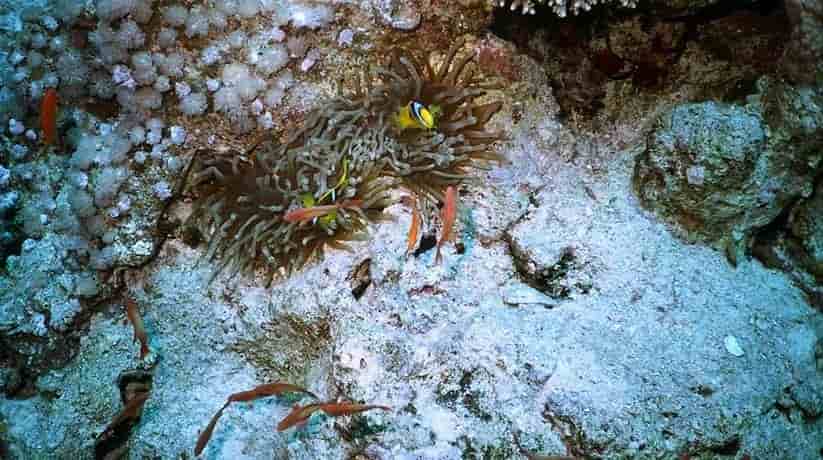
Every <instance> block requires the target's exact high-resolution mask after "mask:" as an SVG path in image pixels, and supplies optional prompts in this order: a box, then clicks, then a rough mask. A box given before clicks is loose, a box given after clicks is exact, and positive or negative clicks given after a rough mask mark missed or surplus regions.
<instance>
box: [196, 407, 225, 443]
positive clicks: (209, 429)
mask: <svg viewBox="0 0 823 460" xmlns="http://www.w3.org/2000/svg"><path fill="white" fill-rule="evenodd" d="M228 406H229V401H226V403H225V404H223V407H221V408H220V410H218V411H217V412H216V413H215V414H214V416H212V418H211V420H210V421H209V424H208V425H206V429H205V430H203V432H202V433H200V436H198V437H197V444H196V445H195V446H194V455H195V456H197V455H200V453H201V452H203V449H205V448H206V444H208V443H209V440H210V439H211V435H212V434H213V433H214V427H215V426H217V421H218V420H220V417H221V416H222V415H223V411H224V410H225V409H226V407H228Z"/></svg>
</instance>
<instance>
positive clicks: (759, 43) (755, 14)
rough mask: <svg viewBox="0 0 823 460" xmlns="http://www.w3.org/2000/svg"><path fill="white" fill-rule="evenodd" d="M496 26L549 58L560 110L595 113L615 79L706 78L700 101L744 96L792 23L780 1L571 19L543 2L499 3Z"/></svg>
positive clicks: (648, 85)
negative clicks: (533, 8)
mask: <svg viewBox="0 0 823 460" xmlns="http://www.w3.org/2000/svg"><path fill="white" fill-rule="evenodd" d="M491 31H492V32H493V33H494V34H495V35H497V36H499V37H501V38H503V39H505V40H509V41H511V42H513V43H514V44H515V45H517V47H518V49H519V50H520V51H521V52H523V53H525V54H528V55H529V56H531V57H533V58H535V59H536V60H538V61H539V62H541V63H543V65H544V66H545V68H546V69H547V71H548V75H549V78H550V79H551V84H552V89H553V91H554V95H555V97H556V98H557V101H558V103H559V104H560V107H561V109H562V112H561V115H563V116H565V117H575V118H576V119H589V118H592V117H594V116H595V115H597V114H598V113H600V112H602V111H603V110H604V109H605V99H606V98H607V96H608V91H609V89H608V86H609V84H611V83H614V82H625V83H627V84H628V85H630V87H631V91H633V92H639V93H645V94H655V93H663V92H666V91H667V90H668V91H671V90H673V89H675V90H676V89H677V88H678V87H679V86H680V85H683V84H698V82H697V80H701V79H702V81H701V82H700V83H699V84H703V85H704V86H705V89H704V91H703V93H704V94H702V95H700V96H699V99H716V100H723V101H729V102H731V101H740V100H742V99H743V98H744V97H745V96H746V95H748V94H750V93H752V92H753V88H754V82H755V80H756V79H757V78H758V77H759V76H761V75H764V74H770V73H773V72H774V71H775V68H776V63H777V61H778V59H779V58H780V57H781V55H782V54H783V49H784V46H785V43H786V36H787V35H788V32H789V24H788V21H787V19H786V12H785V10H784V8H783V4H782V2H780V1H777V0H762V1H757V2H739V1H738V2H720V3H718V4H715V5H711V6H707V7H705V8H702V9H698V10H695V11H677V10H671V9H669V10H667V9H664V8H658V7H655V6H649V5H646V6H645V7H644V6H643V5H642V4H641V6H639V7H638V8H637V9H636V10H626V9H615V8H595V9H593V10H592V11H591V12H588V13H585V14H581V15H579V16H573V17H570V18H558V17H557V16H556V15H554V14H553V13H552V12H551V10H550V9H548V8H541V7H538V9H537V14H536V15H533V16H529V15H525V16H524V15H520V14H517V13H512V12H510V11H508V10H507V9H505V8H498V9H496V10H495V12H494V22H493V23H492V25H491ZM695 53H702V54H704V55H707V56H709V57H710V58H711V59H712V60H714V61H716V62H717V63H723V64H724V66H725V67H726V71H725V72H724V73H723V75H706V74H705V73H704V71H703V70H702V69H700V68H699V67H700V64H699V62H698V60H694V59H690V56H691V55H693V54H695ZM689 61H694V62H692V63H691V64H690V63H689ZM730 69H734V70H733V71H729V70H730ZM713 73H714V72H713Z"/></svg>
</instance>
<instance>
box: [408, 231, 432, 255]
mask: <svg viewBox="0 0 823 460" xmlns="http://www.w3.org/2000/svg"><path fill="white" fill-rule="evenodd" d="M435 246H437V236H436V235H435V234H434V233H426V234H425V235H423V237H422V238H420V244H419V245H418V246H417V249H415V250H414V252H413V253H412V255H413V256H414V257H420V254H424V253H425V252H426V251H428V250H429V249H433V248H434V247H435Z"/></svg>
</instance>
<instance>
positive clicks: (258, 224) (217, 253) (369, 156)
mask: <svg viewBox="0 0 823 460" xmlns="http://www.w3.org/2000/svg"><path fill="white" fill-rule="evenodd" d="M462 48H463V43H462V42H459V43H457V44H455V45H454V46H453V47H452V48H451V49H450V50H449V52H448V54H447V55H446V56H445V59H444V60H443V61H442V63H441V64H440V65H434V64H433V63H432V58H433V57H434V55H433V54H432V55H429V56H426V57H425V58H424V59H423V60H422V61H421V60H418V59H417V58H416V57H415V56H414V55H412V54H411V53H410V52H408V51H406V50H400V51H398V52H397V53H395V56H394V58H393V59H392V61H391V65H390V66H389V67H387V68H380V69H378V70H377V71H376V72H375V75H373V76H366V77H365V78H364V80H365V81H364V82H356V84H355V88H354V91H353V93H352V94H348V95H345V94H343V93H342V91H341V93H340V94H338V96H336V97H335V98H333V99H332V100H331V101H328V102H327V103H325V104H323V105H322V107H321V108H318V109H316V110H315V111H313V112H312V113H310V114H309V115H308V116H307V118H306V121H305V123H304V125H303V126H302V128H301V129H300V130H298V131H297V132H295V133H294V134H293V135H292V136H291V137H289V138H288V139H287V140H286V141H285V142H283V143H277V142H275V141H271V142H264V143H261V144H260V145H258V146H256V147H254V148H252V149H251V150H250V151H249V152H247V153H246V154H245V155H233V156H228V155H220V154H217V153H206V154H205V155H203V156H202V157H201V158H199V159H198V163H197V166H196V167H195V170H194V171H195V173H194V175H193V177H192V181H191V184H192V186H193V188H194V190H195V191H196V192H197V193H198V194H199V195H200V198H199V199H198V202H197V203H196V207H195V213H194V214H193V215H192V217H193V218H196V219H199V221H200V222H203V223H206V224H207V227H208V229H207V233H208V234H209V235H210V238H209V239H210V242H209V249H208V251H207V253H206V257H207V258H208V259H210V260H213V259H219V260H220V262H219V264H218V269H217V270H216V273H219V272H221V271H223V270H229V271H230V272H231V273H232V274H234V273H237V272H241V271H242V272H247V273H249V272H253V271H255V270H257V269H263V271H266V272H268V274H269V276H270V279H271V278H272V277H274V276H275V275H276V274H277V273H278V272H283V273H288V272H291V271H292V270H295V269H299V268H300V267H302V266H304V265H305V264H306V263H307V262H309V261H311V260H313V259H316V258H319V257H322V255H323V251H324V249H325V247H327V246H328V247H332V248H346V247H347V246H346V244H345V242H346V241H348V240H353V239H362V238H364V237H365V230H366V226H367V224H368V223H370V222H375V221H379V220H381V219H384V218H385V216H384V215H383V210H384V209H385V208H386V207H387V206H389V205H390V204H391V198H390V192H391V191H392V190H393V189H396V188H398V187H402V188H404V189H407V190H409V191H411V192H412V193H414V194H415V195H416V196H417V197H418V199H419V201H420V202H421V203H422V204H423V210H424V214H425V215H431V214H432V210H433V209H435V204H436V203H437V202H438V201H440V200H441V199H442V198H443V196H444V191H445V190H446V188H447V187H449V186H456V185H458V184H460V183H461V182H464V181H466V180H467V179H469V177H470V176H469V175H468V174H469V173H470V172H471V171H472V170H474V169H476V168H481V167H483V165H484V164H485V163H486V162H488V161H499V160H500V157H499V156H498V155H497V154H496V153H495V152H494V151H493V150H492V145H493V143H494V142H495V141H497V140H499V139H500V138H501V135H500V134H499V133H495V132H490V131H488V130H487V129H486V127H485V125H486V123H487V122H488V121H489V119H490V118H491V116H492V115H493V114H494V113H495V112H496V111H498V110H499V109H500V106H501V104H500V102H492V103H486V104H478V103H477V99H478V98H480V97H481V96H483V95H485V94H486V90H487V89H491V88H494V87H495V85H494V84H489V83H486V82H484V80H483V79H482V78H478V77H477V76H476V75H475V74H474V68H473V66H471V65H469V64H470V62H471V61H472V60H473V58H474V57H475V54H474V53H471V52H468V53H464V54H463V55H462V56H461V57H459V58H458V54H459V51H460V50H461V49H462ZM363 83H365V84H363ZM411 104H415V106H416V107H423V110H425V113H426V116H427V117H428V118H427V120H428V123H423V122H421V123H420V124H418V125H415V126H411V127H408V126H406V125H405V124H403V123H400V122H398V117H399V116H400V115H402V114H403V112H404V111H408V110H409V109H408V107H409V106H410V105H411ZM427 124H430V126H426V125H427Z"/></svg>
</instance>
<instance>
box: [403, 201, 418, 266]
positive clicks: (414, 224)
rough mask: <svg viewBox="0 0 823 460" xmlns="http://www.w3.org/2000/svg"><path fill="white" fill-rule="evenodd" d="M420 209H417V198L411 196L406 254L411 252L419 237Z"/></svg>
mask: <svg viewBox="0 0 823 460" xmlns="http://www.w3.org/2000/svg"><path fill="white" fill-rule="evenodd" d="M420 225H421V220H420V211H419V210H418V209H417V200H415V199H414V197H412V219H411V228H409V237H408V239H407V240H406V255H408V254H411V253H412V251H414V247H415V246H417V240H418V239H419V236H418V235H419V234H420Z"/></svg>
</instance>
